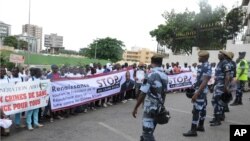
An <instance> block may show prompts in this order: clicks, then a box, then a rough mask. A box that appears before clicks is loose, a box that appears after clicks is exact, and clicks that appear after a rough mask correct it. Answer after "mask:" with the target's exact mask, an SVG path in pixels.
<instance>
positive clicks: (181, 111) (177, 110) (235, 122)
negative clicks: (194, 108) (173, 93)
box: [167, 107, 246, 124]
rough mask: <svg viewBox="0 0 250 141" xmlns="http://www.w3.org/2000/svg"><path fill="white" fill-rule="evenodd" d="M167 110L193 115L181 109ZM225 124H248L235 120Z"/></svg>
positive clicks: (208, 116)
mask: <svg viewBox="0 0 250 141" xmlns="http://www.w3.org/2000/svg"><path fill="white" fill-rule="evenodd" d="M167 109H169V110H172V111H176V112H180V113H185V114H192V113H191V112H187V111H183V110H180V109H175V108H170V107H167ZM206 117H207V118H211V119H212V118H213V116H210V115H207V116H206ZM225 122H228V123H232V124H246V123H243V122H239V121H233V120H225Z"/></svg>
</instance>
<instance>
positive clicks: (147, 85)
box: [132, 55, 167, 141]
mask: <svg viewBox="0 0 250 141" xmlns="http://www.w3.org/2000/svg"><path fill="white" fill-rule="evenodd" d="M162 58H163V56H161V55H154V56H153V57H152V58H151V66H152V67H153V68H152V72H151V73H149V75H148V78H147V81H144V82H143V84H142V86H141V88H140V91H141V93H140V94H139V97H138V100H137V103H136V105H135V107H134V110H133V112H132V115H133V117H134V118H136V114H137V109H138V107H139V106H140V105H141V103H142V102H143V100H144V105H143V106H144V110H143V111H144V112H143V118H142V120H143V132H142V136H141V140H140V141H155V138H154V135H153V133H154V130H155V127H156V124H157V123H156V121H155V119H154V116H155V115H156V113H157V111H158V107H160V105H161V103H164V100H163V99H162V95H163V93H164V90H166V87H167V75H166V74H165V73H164V72H163V70H162V68H161V66H162Z"/></svg>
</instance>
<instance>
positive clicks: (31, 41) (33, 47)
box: [16, 33, 41, 53]
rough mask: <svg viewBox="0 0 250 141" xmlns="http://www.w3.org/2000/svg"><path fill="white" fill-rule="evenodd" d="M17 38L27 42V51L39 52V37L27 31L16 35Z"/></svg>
mask: <svg viewBox="0 0 250 141" xmlns="http://www.w3.org/2000/svg"><path fill="white" fill-rule="evenodd" d="M16 38H17V40H23V41H26V42H28V45H29V49H28V51H30V52H33V53H39V52H40V51H41V50H40V48H41V46H40V38H36V37H34V36H32V35H29V36H28V34H27V33H23V34H20V35H16Z"/></svg>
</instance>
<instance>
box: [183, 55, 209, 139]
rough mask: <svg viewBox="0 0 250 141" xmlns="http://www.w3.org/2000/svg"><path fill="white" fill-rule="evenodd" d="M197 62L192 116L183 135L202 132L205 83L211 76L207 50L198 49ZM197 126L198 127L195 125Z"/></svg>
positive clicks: (206, 88)
mask: <svg viewBox="0 0 250 141" xmlns="http://www.w3.org/2000/svg"><path fill="white" fill-rule="evenodd" d="M198 56H199V62H200V63H202V64H201V67H199V68H198V70H197V78H196V83H195V85H194V88H195V94H194V95H193V97H192V102H193V110H192V113H193V118H192V125H191V130H189V131H188V132H187V133H183V136H197V132H196V131H201V132H204V131H205V129H204V121H205V117H206V106H207V96H206V95H207V92H208V86H207V83H208V81H209V79H210V78H211V76H212V69H211V66H210V64H209V63H208V58H209V53H208V52H207V51H200V52H199V53H198ZM197 126H198V127H197Z"/></svg>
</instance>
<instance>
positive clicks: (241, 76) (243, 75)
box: [231, 52, 249, 106]
mask: <svg viewBox="0 0 250 141" xmlns="http://www.w3.org/2000/svg"><path fill="white" fill-rule="evenodd" d="M245 56H246V52H239V58H238V59H237V60H238V64H237V70H236V80H237V81H238V82H237V83H238V84H237V91H236V98H235V100H234V102H233V103H232V104H231V106H236V105H242V95H243V89H244V86H245V82H247V81H248V69H249V66H248V63H247V61H246V60H245V59H244V58H245Z"/></svg>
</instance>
